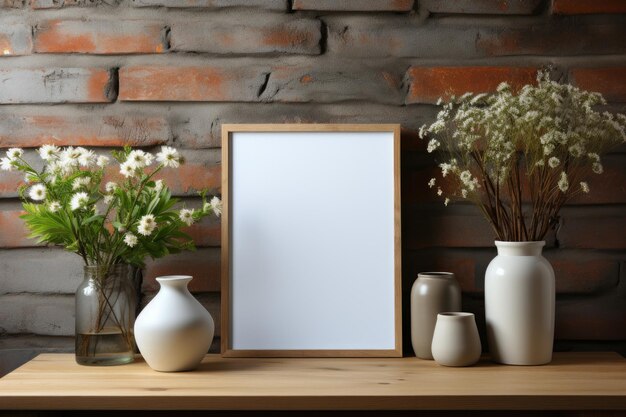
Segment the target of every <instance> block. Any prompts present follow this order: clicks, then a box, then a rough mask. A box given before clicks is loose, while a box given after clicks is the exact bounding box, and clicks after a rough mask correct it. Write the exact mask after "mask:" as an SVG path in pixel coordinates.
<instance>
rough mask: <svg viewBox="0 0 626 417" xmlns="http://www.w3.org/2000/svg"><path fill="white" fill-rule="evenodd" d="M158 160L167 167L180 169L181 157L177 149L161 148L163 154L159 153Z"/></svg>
mask: <svg viewBox="0 0 626 417" xmlns="http://www.w3.org/2000/svg"><path fill="white" fill-rule="evenodd" d="M156 160H157V161H158V162H160V163H161V164H163V166H165V167H171V168H178V167H179V166H180V162H181V157H180V155H179V153H178V151H177V150H176V149H175V148H172V147H170V146H161V152H159V153H157V156H156Z"/></svg>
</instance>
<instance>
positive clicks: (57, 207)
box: [48, 201, 61, 213]
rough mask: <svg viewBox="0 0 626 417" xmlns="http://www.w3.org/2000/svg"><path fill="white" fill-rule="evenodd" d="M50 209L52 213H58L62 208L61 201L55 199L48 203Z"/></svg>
mask: <svg viewBox="0 0 626 417" xmlns="http://www.w3.org/2000/svg"><path fill="white" fill-rule="evenodd" d="M48 210H50V211H51V212H52V213H56V212H57V211H59V210H61V203H59V202H58V201H53V202H51V203H50V204H48Z"/></svg>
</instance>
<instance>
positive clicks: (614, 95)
mask: <svg viewBox="0 0 626 417" xmlns="http://www.w3.org/2000/svg"><path fill="white" fill-rule="evenodd" d="M569 75H570V80H571V81H572V82H573V84H575V85H576V86H578V87H580V88H582V89H584V90H589V91H596V92H599V93H602V95H604V98H606V99H607V100H608V101H616V102H626V67H604V68H574V69H571V70H570V72H569Z"/></svg>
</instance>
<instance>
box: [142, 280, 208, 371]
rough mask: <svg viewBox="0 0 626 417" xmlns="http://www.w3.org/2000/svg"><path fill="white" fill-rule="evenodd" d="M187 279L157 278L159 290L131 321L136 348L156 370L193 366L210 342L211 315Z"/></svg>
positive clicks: (177, 369)
mask: <svg viewBox="0 0 626 417" xmlns="http://www.w3.org/2000/svg"><path fill="white" fill-rule="evenodd" d="M191 280H192V277H191V276H188V275H172V276H165V277H159V278H157V281H158V282H159V284H160V285H161V289H160V290H159V293H158V294H157V295H156V296H155V297H154V299H153V300H152V301H150V303H148V305H147V306H146V307H145V308H144V309H143V311H142V312H141V314H139V316H138V317H137V320H136V321H135V340H136V342H137V347H138V348H139V351H140V352H141V355H142V356H143V358H144V359H145V360H146V362H147V363H148V365H149V366H150V367H151V368H152V369H154V370H156V371H161V372H176V371H189V370H192V369H194V368H196V367H197V366H198V365H200V362H201V361H202V358H204V355H205V354H206V353H207V352H208V350H209V347H210V346H211V342H212V341H213V333H214V331H215V324H214V323H213V318H212V317H211V315H210V314H209V312H208V311H207V310H206V309H205V308H204V307H203V306H202V304H200V303H199V302H198V300H196V299H195V298H194V297H193V295H191V293H190V292H189V290H188V289H187V284H188V283H189V281H191Z"/></svg>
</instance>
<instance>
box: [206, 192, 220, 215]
mask: <svg viewBox="0 0 626 417" xmlns="http://www.w3.org/2000/svg"><path fill="white" fill-rule="evenodd" d="M209 204H211V208H212V209H213V213H215V215H216V216H217V217H220V216H221V215H222V200H220V199H219V198H217V197H213V198H212V199H211V201H210V202H209Z"/></svg>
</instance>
